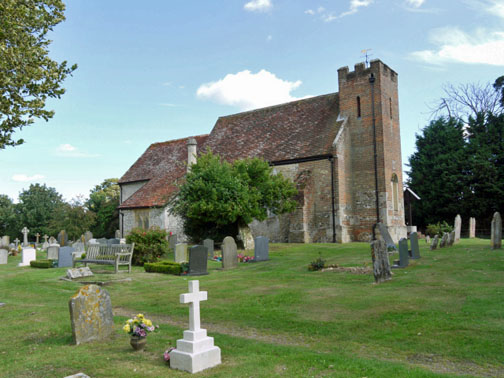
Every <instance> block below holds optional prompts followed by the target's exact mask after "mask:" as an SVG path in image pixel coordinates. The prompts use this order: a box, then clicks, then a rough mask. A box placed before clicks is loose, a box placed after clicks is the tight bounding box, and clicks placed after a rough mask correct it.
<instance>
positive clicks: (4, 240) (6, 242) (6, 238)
mask: <svg viewBox="0 0 504 378" xmlns="http://www.w3.org/2000/svg"><path fill="white" fill-rule="evenodd" d="M9 244H10V238H9V236H8V235H5V236H2V240H1V241H0V247H8V246H9Z"/></svg>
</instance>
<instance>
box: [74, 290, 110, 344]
mask: <svg viewBox="0 0 504 378" xmlns="http://www.w3.org/2000/svg"><path fill="white" fill-rule="evenodd" d="M68 306H69V308H70V321H71V323H72V334H73V339H74V342H75V344H77V345H79V344H82V343H87V342H90V341H100V340H104V341H105V340H109V339H110V338H111V336H112V335H113V333H114V316H113V314H112V303H111V301H110V295H109V293H107V291H106V290H105V289H102V288H101V287H100V286H98V285H88V286H84V287H82V288H80V290H79V291H78V292H77V293H76V294H75V295H74V296H73V297H72V298H70V301H69V303H68Z"/></svg>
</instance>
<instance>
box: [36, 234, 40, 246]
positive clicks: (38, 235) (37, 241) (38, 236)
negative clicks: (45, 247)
mask: <svg viewBox="0 0 504 378" xmlns="http://www.w3.org/2000/svg"><path fill="white" fill-rule="evenodd" d="M35 237H36V238H37V240H36V242H35V243H37V244H38V243H39V238H40V234H39V233H38V232H37V233H36V234H35Z"/></svg>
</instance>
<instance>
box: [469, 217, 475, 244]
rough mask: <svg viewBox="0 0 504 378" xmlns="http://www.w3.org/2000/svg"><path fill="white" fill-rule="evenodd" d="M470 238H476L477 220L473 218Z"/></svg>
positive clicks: (470, 219)
mask: <svg viewBox="0 0 504 378" xmlns="http://www.w3.org/2000/svg"><path fill="white" fill-rule="evenodd" d="M469 237H470V238H471V239H472V238H475V237H476V218H473V217H471V218H469Z"/></svg>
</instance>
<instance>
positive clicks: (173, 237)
mask: <svg viewBox="0 0 504 378" xmlns="http://www.w3.org/2000/svg"><path fill="white" fill-rule="evenodd" d="M168 242H169V243H170V248H171V249H172V250H173V251H175V247H176V246H177V234H171V235H170V237H169V240H168Z"/></svg>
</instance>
